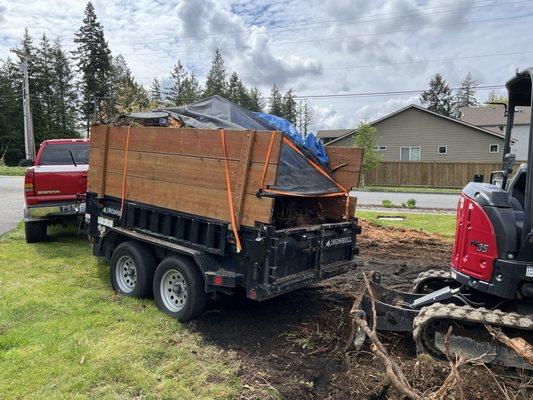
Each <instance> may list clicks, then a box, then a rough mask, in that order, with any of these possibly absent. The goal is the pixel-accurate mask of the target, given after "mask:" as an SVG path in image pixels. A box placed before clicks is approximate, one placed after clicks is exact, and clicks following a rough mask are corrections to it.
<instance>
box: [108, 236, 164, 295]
mask: <svg viewBox="0 0 533 400" xmlns="http://www.w3.org/2000/svg"><path fill="white" fill-rule="evenodd" d="M154 271H155V259H154V256H153V254H152V252H151V251H150V250H149V249H148V248H147V247H146V246H144V245H142V244H141V243H139V242H133V241H128V242H123V243H121V244H119V245H118V246H117V247H116V248H115V250H114V251H113V255H112V256H111V262H110V265H109V277H110V279H111V286H112V287H113V290H114V291H115V292H117V293H120V294H122V295H124V296H132V297H137V298H139V299H143V298H145V297H150V296H151V295H152V282H153V280H154Z"/></svg>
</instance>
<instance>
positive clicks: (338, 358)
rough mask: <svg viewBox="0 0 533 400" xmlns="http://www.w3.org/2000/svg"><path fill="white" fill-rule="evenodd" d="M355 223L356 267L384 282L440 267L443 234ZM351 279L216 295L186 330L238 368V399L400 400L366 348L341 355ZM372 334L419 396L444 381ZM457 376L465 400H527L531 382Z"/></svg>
mask: <svg viewBox="0 0 533 400" xmlns="http://www.w3.org/2000/svg"><path fill="white" fill-rule="evenodd" d="M361 222H362V225H363V234H362V235H361V236H360V242H359V243H360V246H361V256H360V258H359V260H360V262H361V264H364V267H365V269H367V270H375V271H379V272H380V273H381V274H382V280H383V282H384V284H386V285H390V286H394V287H397V288H399V289H409V288H410V286H411V285H412V282H413V280H414V278H415V277H416V276H417V275H418V273H420V272H422V271H424V270H427V269H432V268H447V267H448V264H449V255H450V252H451V243H450V242H449V241H448V240H446V239H445V238H443V237H441V236H439V235H432V234H426V233H423V232H418V231H412V230H401V229H395V228H384V227H380V226H377V225H374V224H371V223H367V222H365V221H361ZM376 243H379V245H376ZM360 273H361V271H355V272H350V273H348V274H345V275H342V276H338V277H335V278H332V279H330V280H328V281H325V282H323V283H322V284H320V285H317V286H315V287H313V288H309V289H302V290H300V291H297V292H294V293H292V294H288V295H285V296H282V297H279V298H276V299H273V300H270V301H268V302H265V303H261V304H258V303H254V302H250V301H248V300H246V299H243V298H242V297H240V296H233V297H224V298H222V299H220V300H218V301H217V302H213V303H211V305H210V309H209V311H208V312H207V313H206V314H204V316H202V317H201V318H200V319H199V320H197V321H194V322H191V323H190V324H189V329H192V330H194V331H196V332H199V333H200V334H201V335H202V336H203V337H204V340H205V341H206V342H208V343H211V344H214V345H217V346H218V347H219V348H221V349H225V350H224V351H226V352H227V355H228V357H230V358H231V359H233V360H235V362H238V363H239V365H240V374H241V379H242V381H243V383H244V389H243V391H242V392H241V395H240V398H241V399H242V400H248V399H256V398H265V399H269V398H271V399H275V398H280V397H281V398H287V399H355V398H357V399H402V395H401V394H400V393H399V392H397V391H396V390H395V389H394V388H393V387H392V386H391V385H390V384H389V383H388V380H387V379H386V377H385V375H384V371H383V366H382V364H381V362H380V360H379V359H377V358H376V357H375V356H374V355H373V354H372V353H371V352H370V349H369V347H368V345H366V346H365V347H363V349H362V351H360V352H357V351H353V350H350V351H348V352H345V347H346V342H347V339H348V337H349V335H350V331H351V325H350V322H351V321H350V316H349V312H350V308H351V306H352V303H353V300H354V295H355V294H356V293H358V290H361V289H362V282H361V275H360ZM379 338H380V340H381V341H382V342H383V344H384V346H385V347H386V348H387V350H388V352H389V354H390V356H391V357H392V359H393V360H394V361H395V362H396V363H397V364H398V365H399V366H400V367H401V369H402V370H403V371H404V373H405V375H406V378H407V380H408V381H409V382H410V384H411V385H412V386H413V387H414V388H415V389H416V390H417V391H419V392H420V393H424V392H426V391H433V390H436V389H437V388H438V387H440V386H441V385H442V383H443V382H444V381H445V380H446V378H447V377H448V376H449V373H450V368H449V365H448V363H439V362H437V361H435V360H433V359H431V358H430V357H429V356H427V355H421V356H418V357H417V355H416V353H415V348H414V344H413V342H412V339H411V338H410V337H407V336H403V335H398V334H386V335H381V334H380V335H379ZM461 375H462V376H463V377H468V379H463V382H462V389H463V390H464V392H465V397H466V398H467V399H488V398H505V396H504V394H503V392H502V389H503V390H504V391H506V393H507V396H509V398H514V399H519V400H522V399H523V400H526V399H529V398H531V397H530V396H531V393H532V390H533V381H532V380H531V377H530V376H528V375H526V374H523V373H521V372H519V373H513V372H509V371H507V372H505V371H504V370H503V369H499V368H496V367H493V368H491V370H490V371H489V370H487V369H485V368H483V367H475V366H470V365H465V366H463V367H462V369H461ZM451 393H452V395H453V394H455V393H454V392H453V391H452V392H451ZM513 396H514V397H513Z"/></svg>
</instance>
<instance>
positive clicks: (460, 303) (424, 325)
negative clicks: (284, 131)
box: [357, 68, 533, 369]
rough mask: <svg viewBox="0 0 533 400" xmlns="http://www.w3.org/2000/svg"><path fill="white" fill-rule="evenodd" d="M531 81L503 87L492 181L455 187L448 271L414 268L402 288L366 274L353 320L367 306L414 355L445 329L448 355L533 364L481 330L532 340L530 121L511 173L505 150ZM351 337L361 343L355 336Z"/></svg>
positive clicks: (439, 346)
mask: <svg viewBox="0 0 533 400" xmlns="http://www.w3.org/2000/svg"><path fill="white" fill-rule="evenodd" d="M532 80H533V69H531V68H530V69H526V70H524V71H522V72H519V73H517V74H516V76H515V77H513V78H512V79H511V80H510V81H509V82H507V84H506V87H507V90H508V96H509V105H508V112H507V125H506V131H505V144H504V156H503V162H502V170H501V171H497V172H495V173H493V174H492V176H491V180H494V182H491V183H477V182H471V183H469V184H467V185H466V186H465V188H464V189H463V191H462V193H461V197H460V199H459V202H458V206H457V217H456V232H455V241H454V246H453V251H452V257H451V268H450V269H449V270H447V271H434V270H430V271H426V272H424V273H422V274H421V275H420V276H419V278H417V279H416V280H415V282H414V286H413V290H412V292H410V293H405V292H399V291H396V290H391V289H386V288H384V287H383V286H381V285H380V284H379V276H376V275H374V279H373V282H371V285H370V286H371V291H372V295H371V296H370V295H369V293H368V292H366V293H365V294H364V295H362V296H361V300H360V309H359V310H358V311H357V313H359V316H360V317H365V318H367V319H370V318H372V317H371V316H372V314H373V313H372V307H375V310H376V326H377V329H378V330H385V331H387V330H389V331H399V332H412V333H413V338H414V340H415V342H416V345H417V349H418V351H419V352H425V353H428V354H430V355H432V356H434V357H436V358H442V357H443V354H444V351H445V344H444V342H445V336H446V332H447V330H448V328H449V327H450V326H451V327H452V328H453V334H452V336H451V338H450V340H451V348H452V351H453V352H456V353H459V352H462V353H466V355H469V356H470V357H479V356H483V360H484V361H485V362H487V363H494V364H501V365H506V366H511V367H521V368H528V369H533V365H531V364H528V363H527V362H526V361H524V359H523V358H522V357H520V356H519V355H517V354H516V353H514V352H513V351H512V350H510V349H509V348H508V347H506V346H505V345H502V344H501V343H495V340H494V338H493V336H492V335H491V334H489V329H497V330H499V331H502V332H503V331H504V332H505V334H507V335H509V337H520V338H522V339H524V340H525V341H526V342H527V343H528V344H529V345H533V171H531V170H532V169H533V162H530V160H532V159H533V124H530V130H529V143H528V146H529V148H528V162H527V163H526V164H522V165H521V166H519V167H518V168H517V169H516V171H514V175H512V173H513V169H514V161H515V157H514V155H513V154H512V153H511V143H512V129H513V121H514V113H515V108H516V107H517V106H527V107H530V108H531V106H532V105H531V99H532ZM532 115H533V113H532ZM496 176H498V178H499V179H495V178H496ZM493 178H494V179H493ZM487 326H489V328H487ZM357 337H358V344H359V345H361V343H362V341H361V335H358V336H357Z"/></svg>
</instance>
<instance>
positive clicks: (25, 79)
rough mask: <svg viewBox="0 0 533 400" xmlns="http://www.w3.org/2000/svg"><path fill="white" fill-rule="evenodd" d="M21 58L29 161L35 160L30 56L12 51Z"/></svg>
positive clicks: (23, 107)
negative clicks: (29, 71)
mask: <svg viewBox="0 0 533 400" xmlns="http://www.w3.org/2000/svg"><path fill="white" fill-rule="evenodd" d="M11 51H12V52H13V53H15V54H16V55H17V56H19V58H20V72H21V73H22V109H23V114H24V149H25V152H26V159H27V160H32V161H33V160H35V137H34V135H33V120H32V117H31V106H30V82H29V77H28V58H29V55H28V54H26V53H24V52H22V51H19V50H11Z"/></svg>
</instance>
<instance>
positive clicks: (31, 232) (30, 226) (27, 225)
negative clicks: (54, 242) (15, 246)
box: [24, 221, 46, 243]
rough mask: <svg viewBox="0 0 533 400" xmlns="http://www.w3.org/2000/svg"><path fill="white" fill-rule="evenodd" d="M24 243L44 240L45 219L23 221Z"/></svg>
mask: <svg viewBox="0 0 533 400" xmlns="http://www.w3.org/2000/svg"><path fill="white" fill-rule="evenodd" d="M24 235H25V236H26V243H38V242H44V241H45V240H46V221H33V222H24Z"/></svg>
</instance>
